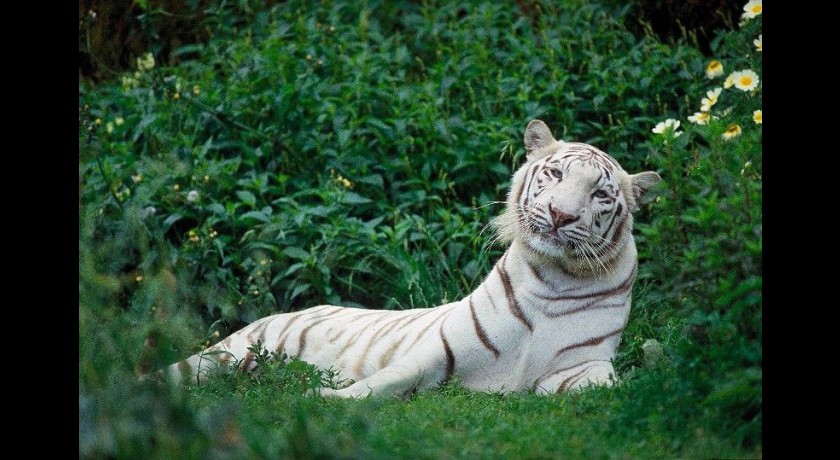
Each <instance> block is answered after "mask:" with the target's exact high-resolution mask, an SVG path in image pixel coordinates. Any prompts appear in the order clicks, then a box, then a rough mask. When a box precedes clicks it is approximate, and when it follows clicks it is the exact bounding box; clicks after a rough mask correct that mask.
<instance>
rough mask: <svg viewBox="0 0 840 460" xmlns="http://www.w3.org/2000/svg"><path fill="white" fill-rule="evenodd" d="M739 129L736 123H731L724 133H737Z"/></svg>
mask: <svg viewBox="0 0 840 460" xmlns="http://www.w3.org/2000/svg"><path fill="white" fill-rule="evenodd" d="M739 129H740V128H739V127H738V125H732V126H730V127H728V128H726V134H736V133H738V131H739Z"/></svg>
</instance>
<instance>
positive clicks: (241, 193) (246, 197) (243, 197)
mask: <svg viewBox="0 0 840 460" xmlns="http://www.w3.org/2000/svg"><path fill="white" fill-rule="evenodd" d="M236 197H237V198H239V200H240V201H241V202H243V203H245V204H247V205H248V206H251V207H252V208H253V207H256V206H257V197H255V196H254V194H253V193H251V192H249V191H247V190H237V191H236Z"/></svg>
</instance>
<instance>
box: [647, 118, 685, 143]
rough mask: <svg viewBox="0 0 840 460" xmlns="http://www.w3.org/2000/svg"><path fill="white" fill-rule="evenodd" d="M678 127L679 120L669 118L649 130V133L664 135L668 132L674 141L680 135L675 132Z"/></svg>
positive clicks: (680, 133)
mask: <svg viewBox="0 0 840 460" xmlns="http://www.w3.org/2000/svg"><path fill="white" fill-rule="evenodd" d="M679 127H680V121H679V120H674V119H673V118H669V119H667V120H665V121H660V122H659V123H657V124H656V126H655V127H654V128H653V129H651V131H653V133H654V134H665V133H667V132H670V133H671V137H673V138H674V139H676V138H678V137H680V136H681V135H682V131H677V128H679Z"/></svg>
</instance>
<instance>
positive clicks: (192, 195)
mask: <svg viewBox="0 0 840 460" xmlns="http://www.w3.org/2000/svg"><path fill="white" fill-rule="evenodd" d="M187 201H189V202H190V203H195V202H196V201H198V190H190V192H189V193H187Z"/></svg>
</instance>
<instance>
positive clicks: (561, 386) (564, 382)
mask: <svg viewBox="0 0 840 460" xmlns="http://www.w3.org/2000/svg"><path fill="white" fill-rule="evenodd" d="M590 367H592V366H589V367H587V368H585V369H582V370H581V371H580V372H578V373H577V374H574V375H572V376H570V377H569V378H567V379H566V380H563V382H562V383H561V384H560V386H559V387H557V393H562V392H563V391H564V390H566V385H569V386H571V384H572V383H574V382H571V380H572V379H575V382H577V380H578V378H580V376H581V374H583V373H584V372H586V371H588V370H589V368H590ZM576 377H577V378H576Z"/></svg>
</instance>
